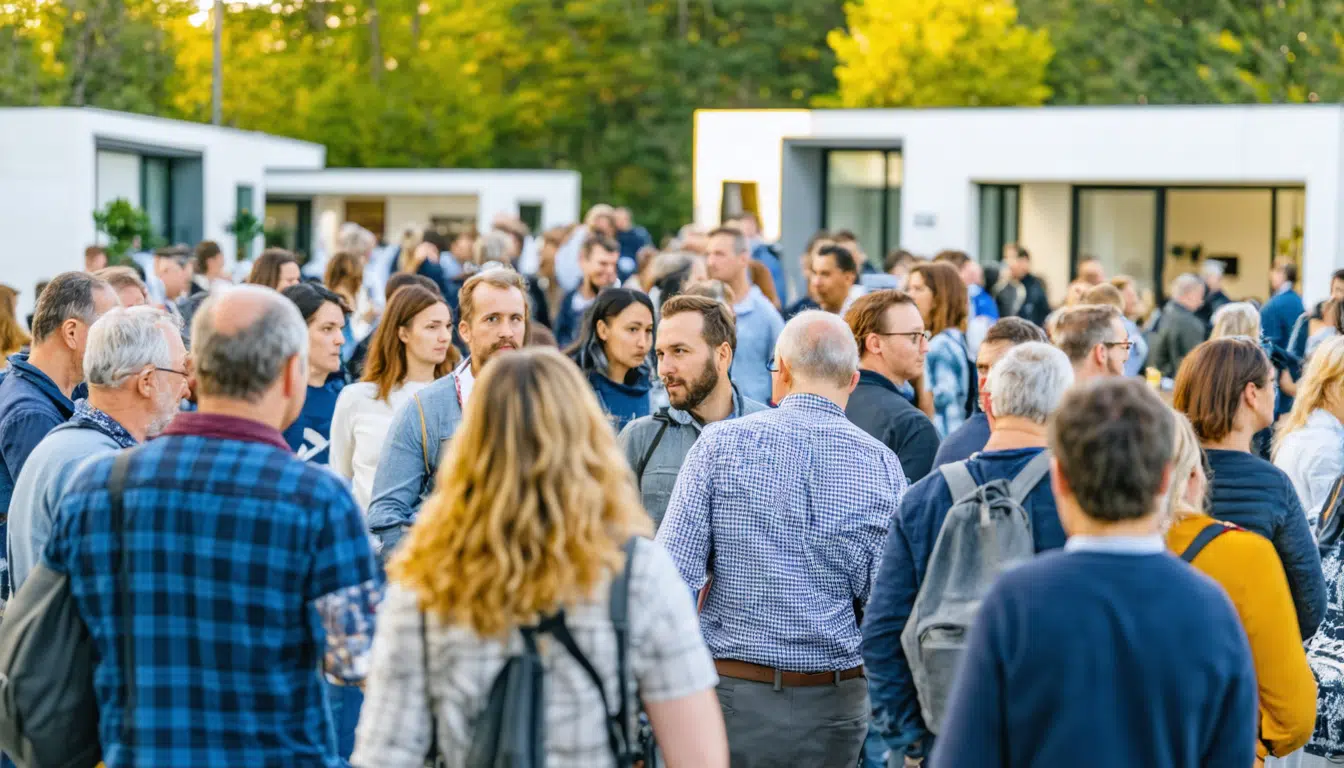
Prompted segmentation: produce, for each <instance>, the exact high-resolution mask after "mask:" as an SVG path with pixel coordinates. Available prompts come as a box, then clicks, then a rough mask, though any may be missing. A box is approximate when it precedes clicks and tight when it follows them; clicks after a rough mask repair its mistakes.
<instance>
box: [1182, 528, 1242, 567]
mask: <svg viewBox="0 0 1344 768" xmlns="http://www.w3.org/2000/svg"><path fill="white" fill-rule="evenodd" d="M1231 530H1234V529H1233V528H1232V527H1231V526H1227V525H1224V524H1222V523H1220V522H1218V521H1214V522H1212V523H1209V524H1208V525H1206V526H1204V529H1203V530H1201V531H1200V532H1199V533H1197V534H1195V538H1194V540H1193V541H1191V542H1190V546H1188V547H1186V548H1185V551H1184V552H1182V553H1181V559H1182V560H1184V561H1185V562H1187V563H1194V562H1195V558H1196V557H1199V553H1200V552H1203V551H1204V548H1205V547H1207V546H1209V544H1210V543H1211V542H1212V541H1213V540H1214V539H1216V538H1218V537H1219V536H1222V535H1223V534H1224V533H1227V532H1228V531H1231Z"/></svg>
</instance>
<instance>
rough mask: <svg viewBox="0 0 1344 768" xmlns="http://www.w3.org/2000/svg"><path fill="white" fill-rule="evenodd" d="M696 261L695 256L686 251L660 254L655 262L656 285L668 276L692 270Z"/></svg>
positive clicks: (654, 278) (654, 277) (654, 279)
mask: <svg viewBox="0 0 1344 768" xmlns="http://www.w3.org/2000/svg"><path fill="white" fill-rule="evenodd" d="M695 259H696V256H695V254H692V253H687V252H686V251H666V252H664V253H660V254H658V256H657V257H656V258H655V259H654V260H653V281H654V282H655V283H656V282H658V281H659V280H662V279H663V278H665V277H667V276H668V275H674V274H676V273H678V272H680V271H682V270H684V269H690V268H691V265H692V264H694V263H695Z"/></svg>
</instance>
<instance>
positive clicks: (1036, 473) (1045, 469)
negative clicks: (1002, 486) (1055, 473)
mask: <svg viewBox="0 0 1344 768" xmlns="http://www.w3.org/2000/svg"><path fill="white" fill-rule="evenodd" d="M1049 474H1050V452H1049V451H1041V452H1040V453H1038V454H1036V456H1035V458H1033V459H1032V460H1031V461H1029V462H1027V466H1025V467H1023V468H1022V471H1021V472H1018V473H1017V477H1014V478H1013V481H1012V482H1011V483H1009V485H1008V489H1009V493H1010V495H1011V496H1012V498H1013V501H1015V502H1017V503H1018V504H1021V503H1022V502H1024V501H1026V499H1027V496H1029V495H1031V492H1032V491H1033V490H1035V489H1036V486H1038V485H1040V484H1041V481H1042V480H1044V479H1045V478H1046V476H1047V475H1049Z"/></svg>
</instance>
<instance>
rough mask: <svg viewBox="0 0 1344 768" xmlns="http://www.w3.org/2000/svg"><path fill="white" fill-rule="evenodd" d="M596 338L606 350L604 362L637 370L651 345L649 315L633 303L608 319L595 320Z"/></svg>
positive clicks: (651, 327)
mask: <svg viewBox="0 0 1344 768" xmlns="http://www.w3.org/2000/svg"><path fill="white" fill-rule="evenodd" d="M597 337H598V338H599V339H601V340H602V346H603V347H605V348H606V350H607V359H608V360H610V361H611V362H613V363H619V364H620V365H623V366H625V367H626V368H637V367H639V366H640V365H642V364H643V363H644V358H646V357H648V354H649V348H650V347H651V346H653V314H652V313H651V312H649V308H648V307H646V306H644V305H643V304H641V303H639V302H635V303H633V304H631V305H630V306H628V307H626V308H625V309H623V310H621V313H620V314H618V315H616V316H615V317H612V318H609V321H608V320H598V321H597Z"/></svg>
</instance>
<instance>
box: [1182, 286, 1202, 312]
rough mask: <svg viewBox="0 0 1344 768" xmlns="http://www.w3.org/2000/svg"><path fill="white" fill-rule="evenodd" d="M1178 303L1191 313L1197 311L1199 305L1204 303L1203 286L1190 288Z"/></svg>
mask: <svg viewBox="0 0 1344 768" xmlns="http://www.w3.org/2000/svg"><path fill="white" fill-rule="evenodd" d="M1179 301H1180V302H1181V306H1183V307H1185V308H1186V309H1188V310H1190V311H1191V312H1194V311H1195V310H1197V309H1199V307H1200V305H1202V304H1203V303H1204V285H1203V284H1202V283H1201V284H1200V285H1197V286H1195V287H1194V288H1191V289H1190V290H1189V291H1187V292H1186V294H1185V295H1184V296H1182V297H1181V298H1180V299H1179Z"/></svg>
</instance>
